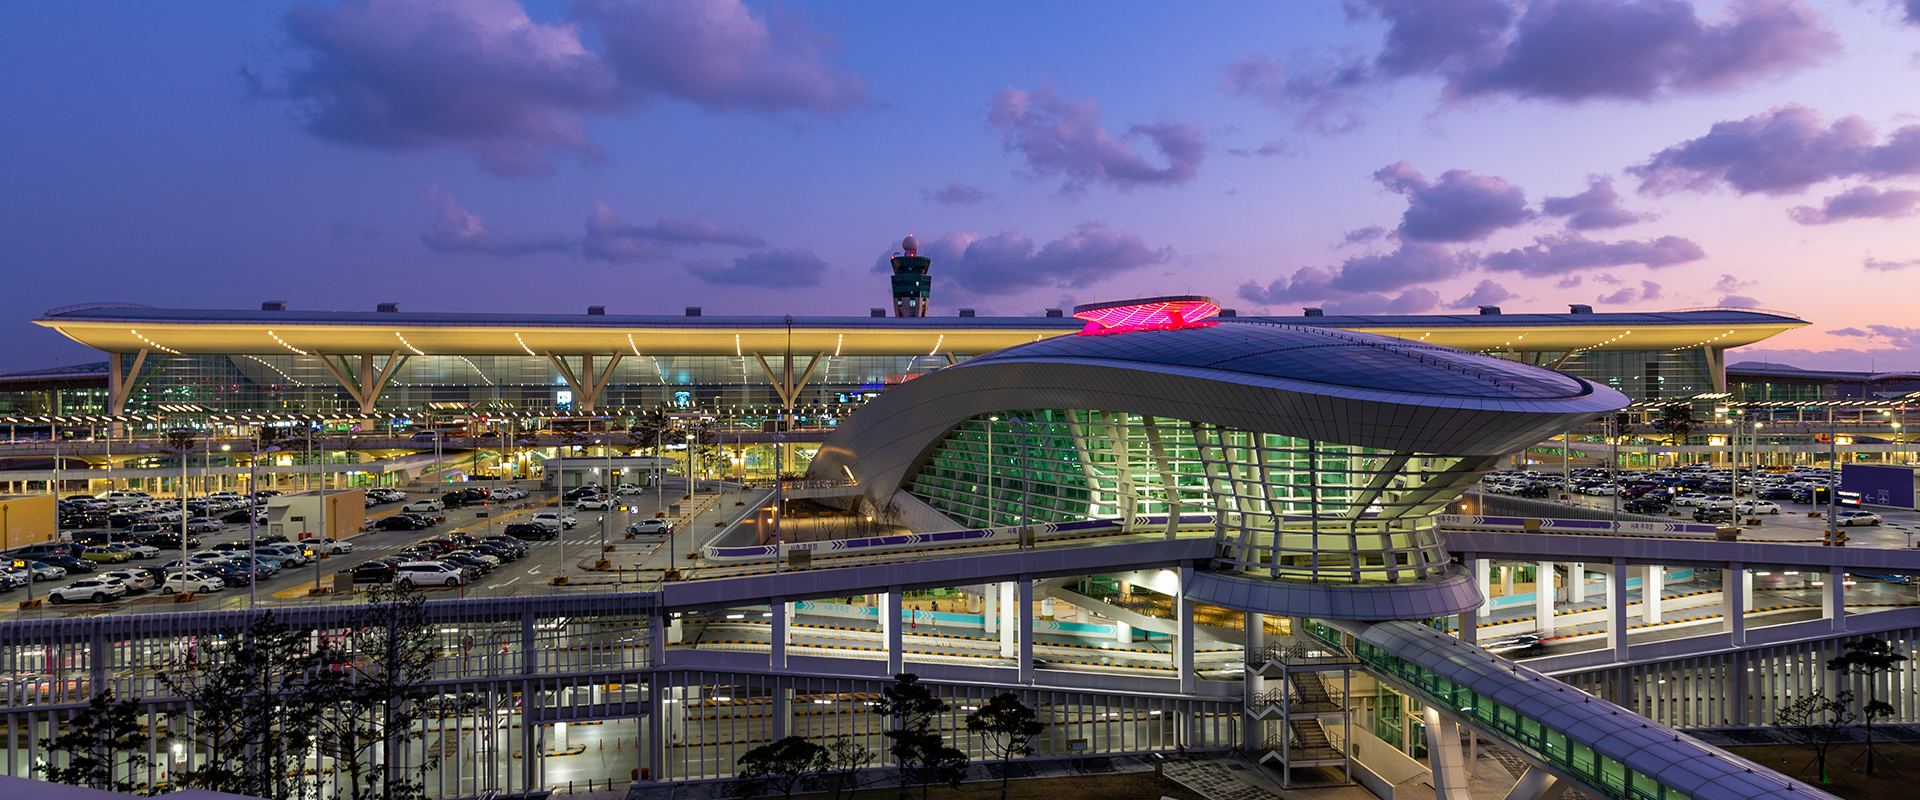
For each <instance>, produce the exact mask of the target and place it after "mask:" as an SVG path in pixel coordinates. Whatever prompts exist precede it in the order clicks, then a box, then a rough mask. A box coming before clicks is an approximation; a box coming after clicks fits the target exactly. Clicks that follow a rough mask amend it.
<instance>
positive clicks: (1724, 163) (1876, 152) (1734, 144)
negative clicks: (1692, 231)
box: [1627, 105, 1920, 195]
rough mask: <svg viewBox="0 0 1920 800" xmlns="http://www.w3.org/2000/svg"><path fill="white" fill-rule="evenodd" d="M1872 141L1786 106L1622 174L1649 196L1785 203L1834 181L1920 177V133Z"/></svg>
mask: <svg viewBox="0 0 1920 800" xmlns="http://www.w3.org/2000/svg"><path fill="white" fill-rule="evenodd" d="M1874 139H1875V135H1874V131H1873V127H1872V126H1870V125H1868V124H1867V122H1866V121H1865V120H1863V119H1861V118H1859V117H1852V116H1849V117H1841V118H1840V119H1837V120H1834V121H1833V124H1831V125H1825V126H1823V125H1822V124H1821V119H1820V113H1819V112H1817V111H1814V110H1813V109H1810V108H1807V107H1805V106H1800V105H1787V106H1781V107H1779V108H1774V109H1771V110H1768V111H1765V112H1762V113H1759V114H1755V115H1753V116H1751V117H1747V118H1746V119H1740V120H1731V121H1727V122H1716V123H1714V124H1713V127H1712V128H1710V129H1708V131H1707V135H1705V136H1702V137H1700V138H1698V139H1690V140H1688V141H1685V142H1681V143H1680V144H1677V145H1674V146H1672V147H1669V148H1667V149H1665V150H1662V151H1660V152H1658V153H1654V154H1653V156H1652V157H1651V158H1650V159H1649V160H1648V161H1647V163H1645V164H1641V165H1639V166H1635V167H1630V168H1628V170H1627V171H1628V172H1630V173H1632V174H1634V175H1637V176H1639V177H1640V191H1642V192H1645V193H1650V194H1668V193H1671V192H1678V191H1696V192H1704V191H1709V190H1712V189H1714V188H1717V187H1720V186H1726V187H1729V188H1731V189H1733V190H1734V191H1735V192H1738V193H1740V194H1743V195H1745V194H1754V193H1759V194H1765V195H1785V194H1796V193H1799V192H1802V191H1805V190H1806V188H1807V187H1809V186H1812V185H1814V184H1816V183H1820V182H1822V181H1828V180H1833V179H1836V178H1848V177H1865V178H1890V177H1898V176H1903V175H1920V125H1908V126H1905V127H1902V128H1900V129H1899V130H1896V131H1894V132H1893V135H1892V136H1890V137H1888V139H1887V143H1886V144H1882V145H1876V144H1874Z"/></svg>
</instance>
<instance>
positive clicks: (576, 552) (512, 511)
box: [0, 482, 740, 614]
mask: <svg viewBox="0 0 1920 800" xmlns="http://www.w3.org/2000/svg"><path fill="white" fill-rule="evenodd" d="M519 485H520V486H522V487H523V488H526V489H529V490H531V489H535V488H536V487H534V486H533V485H532V482H522V483H520V484H519ZM445 488H446V487H440V486H427V487H418V488H415V489H414V490H412V491H410V492H409V493H408V499H407V500H406V501H403V502H394V503H386V504H382V505H378V506H374V507H371V508H368V509H367V514H368V521H369V524H370V527H373V529H371V530H368V531H366V532H364V533H361V534H359V535H358V536H354V537H352V538H351V539H349V540H347V542H348V544H350V545H351V546H352V551H351V552H348V553H344V554H338V555H328V556H326V557H324V558H321V559H316V560H314V561H312V562H310V563H308V564H306V565H304V566H297V567H296V566H289V567H287V568H286V569H283V570H282V571H280V572H278V573H275V574H273V575H271V576H268V577H262V578H259V579H258V582H257V584H256V588H255V591H254V592H253V595H254V597H255V598H256V600H257V603H258V604H259V605H275V604H289V603H300V602H311V598H312V597H313V594H314V590H315V588H316V587H318V588H319V589H321V590H323V591H325V592H329V593H330V592H331V591H332V590H333V588H334V586H335V577H334V576H335V574H336V573H340V572H343V571H344V572H351V571H352V570H353V569H354V568H355V567H358V566H360V565H362V564H365V563H367V562H369V561H373V560H375V559H380V558H385V557H389V556H395V555H399V554H402V552H403V551H405V550H406V548H408V547H409V546H412V545H416V544H419V543H421V542H425V541H428V540H431V539H434V538H436V537H442V536H446V535H449V534H456V533H457V534H464V535H467V536H472V537H476V538H483V537H486V536H490V535H501V534H502V533H503V532H504V531H505V529H506V527H507V526H508V525H511V524H515V523H524V522H526V521H528V518H530V517H531V516H532V515H534V514H536V513H543V512H559V513H563V514H566V515H568V516H572V517H573V518H574V519H575V520H576V524H575V527H573V528H572V529H570V530H564V531H562V532H561V534H560V535H559V536H558V537H556V538H554V539H551V540H546V539H535V540H533V541H528V542H526V545H527V548H526V551H525V553H524V554H523V556H522V557H520V558H517V559H514V560H510V561H505V562H504V563H501V564H500V565H498V566H496V567H493V568H492V569H491V570H490V571H488V572H486V573H484V574H481V575H478V576H476V577H474V578H473V579H472V580H471V581H470V582H468V583H467V584H465V585H463V586H459V587H455V588H453V589H444V588H436V589H435V591H449V592H457V593H459V594H463V595H464V594H466V593H470V592H481V593H485V594H490V595H498V594H517V593H520V592H521V591H526V592H529V593H532V592H551V591H556V590H557V589H556V587H555V586H554V578H555V577H556V576H565V577H566V578H567V579H568V580H567V582H568V583H569V584H573V585H578V584H580V583H582V582H592V583H593V584H595V585H601V584H604V583H608V582H611V583H615V584H617V583H619V582H622V581H626V582H634V583H638V582H641V581H652V582H657V581H658V580H659V577H660V574H661V573H662V571H663V570H664V569H665V568H666V567H667V566H669V565H670V564H671V562H672V559H671V558H670V554H669V553H668V552H667V548H666V537H664V536H658V535H645V536H637V537H635V538H633V539H627V538H626V537H625V534H624V531H625V528H626V526H627V525H628V524H629V523H632V522H637V521H640V520H645V519H652V518H654V517H655V514H656V512H658V511H660V510H661V507H662V498H661V495H660V494H659V493H658V492H648V493H645V494H636V495H628V496H625V497H623V498H621V503H620V504H619V505H618V506H616V507H615V508H612V509H609V510H606V511H602V510H598V509H594V510H585V511H581V510H577V509H574V508H572V507H571V506H570V505H569V506H556V505H554V501H555V493H554V492H551V491H546V492H540V491H532V492H531V493H530V495H529V496H528V497H526V498H524V499H520V500H513V501H505V502H490V503H486V504H481V505H469V506H465V507H461V508H454V509H447V510H444V511H440V512H435V513H433V514H431V515H430V516H433V517H438V518H440V521H439V522H437V523H436V524H434V525H433V526H432V527H430V528H426V529H423V530H411V531H403V530H380V529H378V528H377V527H375V524H376V523H378V521H379V520H381V519H384V518H386V517H388V516H391V515H393V514H396V513H399V512H400V509H401V507H402V506H403V505H406V504H407V503H408V502H412V501H414V500H420V499H426V498H438V497H439V496H440V495H441V493H442V491H443V489H445ZM736 495H737V493H734V494H730V495H723V496H721V497H718V498H716V499H714V500H712V501H708V503H707V505H708V506H709V507H710V512H711V513H709V514H707V515H706V516H703V517H702V518H701V520H700V522H701V523H702V525H703V526H706V528H707V531H708V532H706V533H703V534H700V535H701V536H702V537H707V536H711V535H712V532H713V531H717V530H718V529H717V528H713V527H711V525H712V523H711V522H708V521H707V519H708V518H709V517H711V518H719V517H723V516H726V515H727V514H730V513H734V512H735V510H736V507H735V506H734V503H735V502H736V501H737V500H739V499H740V498H739V497H737V496H736ZM703 497H704V496H703ZM680 501H681V496H680V494H679V493H678V492H677V491H675V490H674V489H671V488H670V489H668V491H667V494H666V495H665V498H664V502H665V505H666V506H668V507H671V506H672V505H673V504H675V503H678V502H680ZM603 517H604V519H605V534H604V536H605V539H604V542H603V538H602V518H603ZM91 530H99V529H91ZM87 532H89V529H81V530H76V531H66V533H71V534H84V533H87ZM258 534H259V535H261V536H264V535H265V530H264V528H262V529H261V530H259V531H258ZM693 535H694V534H686V535H685V536H686V537H687V538H683V539H681V540H680V541H679V546H680V548H681V549H687V548H689V547H691V546H694V543H693V542H691V541H690V540H691V538H692V536H693ZM198 538H199V539H200V544H199V546H198V547H194V548H192V550H193V551H196V552H197V551H200V550H210V549H216V548H217V547H218V546H219V545H222V544H227V543H245V542H247V541H248V528H247V525H246V524H245V523H237V524H226V525H222V526H221V527H220V529H219V530H218V531H214V532H209V533H204V534H199V535H198ZM701 543H704V538H703V540H702V542H701ZM608 546H610V547H611V548H612V551H611V552H608V551H607V550H606V549H604V548H605V547H608ZM179 557H180V553H179V551H177V550H163V551H162V552H161V553H160V554H159V555H158V556H156V557H154V558H150V559H143V560H134V561H129V562H124V563H121V564H101V565H99V566H98V568H97V570H96V572H95V573H93V575H99V574H100V573H103V572H108V571H114V570H118V569H127V568H133V567H146V566H155V567H157V566H160V565H162V564H166V563H168V562H171V561H173V560H175V559H178V558H179ZM600 558H606V559H607V560H608V561H609V562H610V563H609V566H610V567H618V568H619V570H618V571H612V572H610V573H609V572H606V571H600V570H596V569H593V567H594V566H595V564H594V562H595V561H597V560H599V559H600ZM89 577H91V576H90V575H88V574H72V575H68V576H67V577H65V578H60V579H57V580H49V581H41V582H37V583H35V584H34V585H33V597H35V598H45V597H46V596H47V594H48V593H49V591H51V590H54V589H57V588H60V587H63V586H68V585H70V584H72V583H74V582H77V581H82V580H87V579H88V578H89ZM362 588H364V587H362ZM609 588H614V587H609ZM27 597H28V595H27V590H26V589H24V588H20V589H15V590H13V591H11V592H9V593H7V594H5V595H0V609H6V610H18V609H19V607H20V605H21V603H22V602H23V601H25V600H26V599H27ZM182 602H187V603H191V604H192V607H193V608H195V609H198V610H206V609H228V608H246V607H247V606H248V604H249V592H248V591H247V585H246V584H245V583H244V582H239V583H237V584H229V585H227V586H226V587H225V588H223V589H220V590H216V591H214V592H211V593H204V592H203V593H197V594H195V595H194V596H193V597H191V598H188V597H185V596H180V595H174V596H169V595H163V594H161V593H160V592H158V591H147V592H143V593H138V594H130V595H128V596H126V597H121V598H115V599H111V600H108V601H107V602H105V603H100V604H93V603H81V604H77V605H63V606H59V607H58V608H57V611H56V609H53V608H44V607H43V608H44V610H45V611H48V612H54V613H60V614H82V613H102V612H108V611H113V610H132V611H138V610H151V611H165V610H174V608H175V606H176V604H177V603H182Z"/></svg>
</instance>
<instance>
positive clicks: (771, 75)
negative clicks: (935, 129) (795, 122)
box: [574, 0, 867, 115]
mask: <svg viewBox="0 0 1920 800" xmlns="http://www.w3.org/2000/svg"><path fill="white" fill-rule="evenodd" d="M574 11H575V13H576V14H577V15H579V17H580V18H582V19H585V20H590V21H593V22H596V23H598V24H599V28H600V39H601V41H603V42H605V44H606V62H607V63H608V64H609V65H610V66H611V67H612V68H613V70H614V72H615V74H617V75H618V76H619V77H620V84H621V88H622V90H623V91H624V92H626V93H628V94H638V95H641V96H650V95H655V94H659V95H666V96H669V97H677V98H680V99H683V100H687V101H689V102H692V103H694V104H696V105H699V106H700V107H702V108H705V109H707V110H709V111H733V110H741V111H751V112H757V113H761V114H780V113H784V112H790V111H801V112H810V113H815V114H823V115H833V114H839V113H841V112H844V111H847V110H850V109H853V108H857V107H860V106H864V105H866V103H867V91H866V88H865V85H864V83H863V81H862V80H861V79H860V77H859V76H857V75H854V74H851V73H848V72H843V71H841V70H840V69H839V68H838V67H836V66H835V65H834V61H835V59H836V57H837V55H838V50H839V44H838V42H836V41H835V40H834V39H833V37H831V36H828V35H826V34H825V33H822V32H820V31H818V30H815V29H814V28H813V27H812V26H810V25H809V24H808V22H807V20H805V19H803V18H801V17H799V16H798V15H796V14H791V13H779V12H776V13H773V14H770V15H767V16H764V17H757V16H754V14H753V12H752V11H751V10H749V9H748V8H747V7H746V5H744V4H742V3H741V2H739V0H676V1H675V2H645V1H644V0H582V1H581V2H578V3H576V4H575V6H574Z"/></svg>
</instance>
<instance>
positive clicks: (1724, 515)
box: [1693, 506, 1733, 522]
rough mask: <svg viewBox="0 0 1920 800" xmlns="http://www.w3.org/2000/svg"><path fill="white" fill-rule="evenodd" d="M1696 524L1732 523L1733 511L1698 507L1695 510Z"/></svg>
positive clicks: (1694, 518)
mask: <svg viewBox="0 0 1920 800" xmlns="http://www.w3.org/2000/svg"><path fill="white" fill-rule="evenodd" d="M1693 521H1694V522H1732V521H1733V509H1731V508H1710V507H1707V506H1698V507H1695V508H1694V509H1693Z"/></svg>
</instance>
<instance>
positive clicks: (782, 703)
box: [768, 677, 793, 741]
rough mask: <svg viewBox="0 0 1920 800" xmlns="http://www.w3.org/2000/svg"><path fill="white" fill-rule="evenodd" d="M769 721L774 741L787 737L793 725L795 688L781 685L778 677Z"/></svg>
mask: <svg viewBox="0 0 1920 800" xmlns="http://www.w3.org/2000/svg"><path fill="white" fill-rule="evenodd" d="M768 722H769V723H770V725H769V727H770V728H772V731H770V736H769V738H771V739H773V740H774V741H779V740H781V739H785V738H786V737H787V730H788V729H789V728H791V727H793V690H792V689H789V688H787V687H785V686H783V685H781V681H780V679H779V678H778V677H775V678H774V687H773V716H772V717H771V718H770V719H769V720H768Z"/></svg>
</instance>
